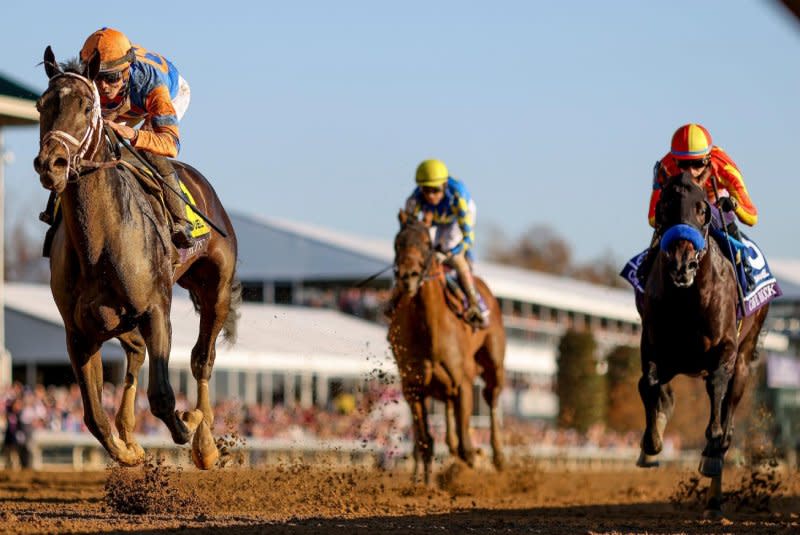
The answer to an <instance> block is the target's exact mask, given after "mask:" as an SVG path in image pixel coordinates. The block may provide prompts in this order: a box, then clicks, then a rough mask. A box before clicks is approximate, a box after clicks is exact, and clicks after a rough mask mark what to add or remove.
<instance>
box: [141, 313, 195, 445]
mask: <svg viewBox="0 0 800 535" xmlns="http://www.w3.org/2000/svg"><path fill="white" fill-rule="evenodd" d="M168 310H169V307H168V306H164V305H163V304H162V305H158V304H157V305H154V306H153V307H152V308H151V309H150V311H149V314H148V315H147V316H146V317H145V318H144V319H143V320H142V322H141V324H140V327H139V328H140V330H141V333H142V336H143V337H144V341H145V344H146V345H147V351H148V353H149V355H150V374H149V377H148V383H147V399H148V400H149V401H150V411H151V412H152V413H153V415H155V416H156V417H157V418H159V419H160V420H161V421H163V422H164V424H165V425H166V426H167V429H169V432H170V434H171V435H172V440H173V441H174V442H175V444H186V443H187V442H189V438H190V437H191V433H190V432H189V429H188V428H187V427H186V424H185V423H184V422H183V421H182V420H181V419H180V418H179V417H178V415H177V414H176V412H175V393H174V392H173V390H172V385H170V383H169V352H170V346H171V340H170V338H171V334H172V333H171V327H170V323H169V315H168Z"/></svg>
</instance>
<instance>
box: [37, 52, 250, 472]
mask: <svg viewBox="0 0 800 535" xmlns="http://www.w3.org/2000/svg"><path fill="white" fill-rule="evenodd" d="M99 60H100V58H99V55H97V54H96V55H95V57H94V58H92V60H91V61H90V62H89V64H88V65H86V66H85V68H82V69H81V68H80V67H77V66H74V65H73V67H72V68H67V69H66V70H64V68H62V66H61V65H59V64H58V63H57V62H56V59H55V55H54V54H53V51H52V50H51V48H50V47H49V46H48V47H47V49H46V51H45V54H44V67H45V72H46V73H47V76H48V78H49V84H48V87H47V90H46V91H45V92H44V94H43V95H42V96H41V98H40V99H39V100H38V102H37V108H38V110H39V113H40V148H39V154H38V156H36V158H35V160H34V168H35V169H36V171H37V173H38V174H39V177H40V181H41V183H42V186H44V187H45V188H46V189H49V190H52V191H55V192H57V193H60V210H61V214H62V222H61V224H60V225H59V227H58V228H57V230H56V233H55V235H54V238H53V241H52V247H51V254H50V288H51V290H52V293H53V298H54V300H55V302H56V305H57V306H58V310H59V312H60V314H61V317H62V318H63V320H64V328H65V330H66V342H67V351H68V352H69V357H70V361H71V362H72V367H73V370H74V372H75V376H76V379H77V381H78V384H79V385H80V389H81V396H82V399H83V405H84V421H85V423H86V426H87V428H88V429H89V431H91V433H92V434H93V435H94V436H95V437H96V438H97V439H98V440H99V441H100V443H101V444H102V445H103V447H104V448H105V449H106V450H107V451H108V453H109V454H110V456H111V457H112V458H113V459H114V460H115V461H117V462H118V463H120V464H122V465H126V466H133V465H137V464H140V463H141V462H142V461H143V460H144V451H143V449H142V447H141V446H140V445H139V444H138V443H137V442H136V439H135V438H134V435H133V429H134V426H135V423H136V416H135V413H134V405H135V398H136V388H137V377H138V374H139V370H140V368H141V366H142V364H143V362H144V358H145V349H146V350H147V353H148V354H149V356H150V366H149V369H150V373H149V380H148V388H147V396H148V399H149V402H150V409H151V411H152V413H153V414H154V415H155V416H157V417H158V418H160V419H161V420H163V422H164V423H165V424H166V426H167V428H168V429H169V431H170V433H171V434H172V439H173V440H174V441H175V443H177V444H186V443H187V442H189V440H190V439H191V438H192V434H193V433H194V440H193V442H192V459H193V460H194V462H195V464H196V465H197V466H198V467H200V468H203V469H208V468H210V467H211V466H213V464H214V462H215V461H216V459H217V458H218V456H219V453H218V451H217V448H216V445H215V443H214V439H213V436H212V435H211V429H212V428H213V418H214V415H213V412H212V410H211V404H210V401H209V392H208V381H209V379H210V377H211V370H212V367H213V365H214V358H215V355H216V350H215V342H216V339H217V335H218V334H219V333H220V331H221V330H222V331H223V334H224V335H225V338H226V339H228V340H230V341H233V340H235V336H236V322H237V319H238V312H237V310H236V308H237V307H238V305H239V303H240V302H241V285H240V284H239V282H238V279H237V278H236V276H235V269H236V255H237V251H236V249H237V244H236V236H235V234H234V230H233V227H232V225H231V222H230V220H229V218H228V215H227V214H226V213H225V210H224V208H223V207H222V204H221V203H220V201H219V199H218V198H217V195H216V193H215V192H214V190H213V188H212V187H211V185H210V184H209V183H208V181H207V180H206V179H205V178H204V177H203V176H202V175H200V173H198V172H197V171H196V170H194V169H193V168H191V167H189V166H188V165H185V164H181V163H179V162H176V165H175V167H176V170H177V172H178V173H179V177H180V179H181V180H182V181H183V183H184V184H185V186H186V187H187V188H188V190H189V191H190V193H191V196H192V197H193V198H194V200H195V202H196V204H197V206H198V209H201V210H202V211H204V212H205V213H206V214H208V217H209V218H211V219H212V220H214V221H216V222H217V224H218V226H220V227H221V228H222V229H224V232H225V233H226V234H227V237H223V236H222V235H221V234H217V233H213V232H212V233H211V234H210V236H209V237H207V239H203V240H201V241H200V242H199V245H198V246H197V247H195V248H194V249H192V250H188V255H186V254H184V255H180V256H179V255H178V252H177V251H176V250H175V249H174V248H173V247H172V245H171V243H170V236H169V231H168V225H167V218H168V216H167V215H166V214H165V212H164V210H163V204H161V203H158V202H156V201H154V200H153V198H152V196H151V195H146V194H145V193H144V190H143V189H142V187H141V185H140V184H139V182H138V181H137V180H136V179H135V178H134V177H133V175H132V174H130V173H129V172H127V171H126V170H125V169H124V167H123V166H122V165H121V164H120V161H119V160H115V159H114V158H113V156H114V154H113V151H112V147H111V146H110V141H109V140H108V139H107V138H106V136H105V135H104V128H103V120H102V117H101V112H100V98H99V95H98V92H97V89H96V88H95V85H94V79H95V78H96V77H97V75H98V71H99V68H100V61H99ZM165 193H169V192H165ZM184 253H186V251H184ZM187 256H188V257H187ZM176 281H177V282H178V283H179V284H180V285H181V286H183V287H184V288H186V289H187V290H189V294H190V296H191V298H192V301H193V302H194V305H195V309H196V310H197V311H198V312H199V314H200V329H199V334H198V338H197V343H196V344H195V346H194V348H193V349H192V355H191V369H192V375H193V376H194V378H195V380H196V381H197V405H196V407H195V409H193V410H188V411H183V412H177V411H176V410H175V395H174V393H173V390H172V386H171V385H170V383H169V377H168V369H167V365H168V361H169V354H170V346H171V336H172V327H171V324H170V307H171V303H172V286H173V283H174V282H176ZM111 338H117V339H118V340H119V341H120V343H121V344H122V347H123V349H124V350H125V353H126V356H127V369H126V373H125V384H124V390H123V395H122V401H121V403H120V406H119V409H118V411H117V413H116V418H115V425H116V429H117V432H118V436H116V435H115V434H114V433H113V431H112V430H111V426H110V423H109V421H108V418H107V416H106V414H105V412H104V410H103V405H102V400H101V396H102V392H103V368H102V362H101V355H100V348H101V345H102V344H103V342H105V341H106V340H109V339H111Z"/></svg>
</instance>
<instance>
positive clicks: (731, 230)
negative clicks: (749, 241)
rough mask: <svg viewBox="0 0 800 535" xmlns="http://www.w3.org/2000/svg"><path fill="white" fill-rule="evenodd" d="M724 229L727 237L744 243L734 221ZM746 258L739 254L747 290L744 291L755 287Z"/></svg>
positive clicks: (751, 268)
mask: <svg viewBox="0 0 800 535" xmlns="http://www.w3.org/2000/svg"><path fill="white" fill-rule="evenodd" d="M726 229H727V231H728V235H730V237H731V238H733V239H735V240H737V241H738V242H740V243H744V242H743V241H742V233H741V232H739V227H737V226H736V222H735V221H731V222H730V223H728V226H727V227H726ZM726 254H727V253H726ZM748 258H749V257H748V256H747V255H746V254H744V253H741V262H742V268H743V269H744V276H745V278H746V279H747V288H745V290H748V289H749V288H752V287H753V286H754V285H755V279H754V278H753V267H752V266H751V265H750V261H749V260H748Z"/></svg>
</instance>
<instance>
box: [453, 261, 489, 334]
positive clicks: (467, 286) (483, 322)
mask: <svg viewBox="0 0 800 535" xmlns="http://www.w3.org/2000/svg"><path fill="white" fill-rule="evenodd" d="M448 263H449V264H450V265H451V266H453V267H454V268H455V270H456V273H457V274H458V280H459V282H460V283H461V287H462V288H463V289H464V293H465V294H466V295H467V300H468V301H469V306H468V307H467V310H465V311H464V319H466V320H467V322H469V323H470V324H471V325H473V326H475V327H477V328H481V327H485V326H487V325H488V310H487V311H486V315H484V312H483V311H482V310H481V306H480V298H479V297H478V291H477V290H476V289H475V280H474V278H473V277H472V270H471V269H470V265H469V261H468V260H467V257H466V255H465V254H464V252H461V253H459V254H455V255H452V256H450V257H449V259H448Z"/></svg>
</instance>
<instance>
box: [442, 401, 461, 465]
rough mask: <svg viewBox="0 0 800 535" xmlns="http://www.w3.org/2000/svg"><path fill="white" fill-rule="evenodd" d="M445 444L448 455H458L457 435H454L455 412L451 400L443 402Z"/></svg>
mask: <svg viewBox="0 0 800 535" xmlns="http://www.w3.org/2000/svg"><path fill="white" fill-rule="evenodd" d="M445 442H446V443H447V449H448V450H449V451H450V455H453V456H455V455H458V435H456V410H455V406H454V403H453V400H452V399H451V398H447V401H445Z"/></svg>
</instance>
